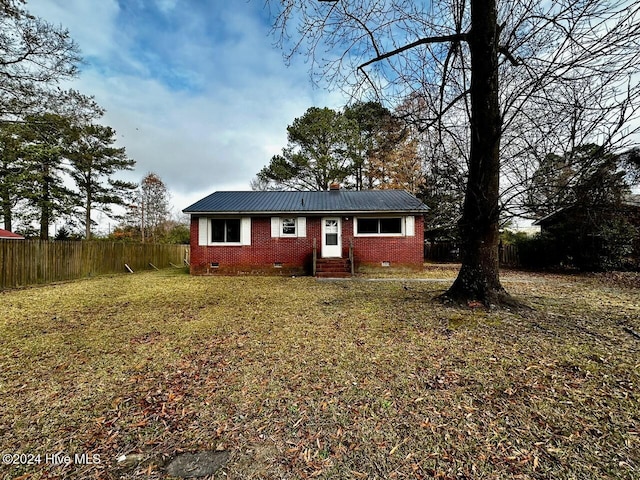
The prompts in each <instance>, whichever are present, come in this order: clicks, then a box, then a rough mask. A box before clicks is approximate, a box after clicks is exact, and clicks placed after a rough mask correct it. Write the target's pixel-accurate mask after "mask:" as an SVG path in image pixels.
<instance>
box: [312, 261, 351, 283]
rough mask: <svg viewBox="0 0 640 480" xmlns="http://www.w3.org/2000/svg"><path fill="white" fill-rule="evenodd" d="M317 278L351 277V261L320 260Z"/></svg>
mask: <svg viewBox="0 0 640 480" xmlns="http://www.w3.org/2000/svg"><path fill="white" fill-rule="evenodd" d="M316 276H317V277H325V278H326V277H335V278H346V277H350V276H351V268H350V265H349V261H348V260H347V259H344V258H319V259H318V260H317V261H316Z"/></svg>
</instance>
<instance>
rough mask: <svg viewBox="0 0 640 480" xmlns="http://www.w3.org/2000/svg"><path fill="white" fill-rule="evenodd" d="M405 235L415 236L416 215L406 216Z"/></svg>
mask: <svg viewBox="0 0 640 480" xmlns="http://www.w3.org/2000/svg"><path fill="white" fill-rule="evenodd" d="M404 231H405V235H406V236H407V237H414V236H415V235H416V219H415V217H411V216H409V217H406V221H405V230H404Z"/></svg>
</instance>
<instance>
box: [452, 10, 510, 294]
mask: <svg viewBox="0 0 640 480" xmlns="http://www.w3.org/2000/svg"><path fill="white" fill-rule="evenodd" d="M471 24H472V26H471V31H470V33H469V35H468V38H467V40H468V42H469V50H470V54H471V72H472V73H471V90H470V92H471V150H470V159H469V176H468V180H467V189H466V194H465V200H464V205H463V213H462V219H461V221H460V229H461V234H462V239H463V240H462V242H463V243H462V248H461V254H462V267H461V269H460V272H459V273H458V277H457V278H456V280H455V282H454V283H453V285H452V286H451V288H449V290H448V291H447V292H446V293H445V294H444V295H443V297H444V298H445V299H450V300H453V301H456V302H468V301H480V302H482V303H484V304H485V305H487V306H488V305H490V304H492V303H504V300H506V299H508V298H509V297H508V295H507V293H506V291H505V290H504V288H503V287H502V285H501V284H500V277H499V271H498V260H499V259H498V243H499V232H498V217H499V209H498V196H499V186H500V154H499V150H500V136H501V129H502V119H501V114H500V106H499V103H498V87H499V83H498V54H499V52H498V48H499V44H498V39H499V31H498V22H497V8H496V1H495V0H472V1H471Z"/></svg>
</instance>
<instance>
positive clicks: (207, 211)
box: [183, 186, 428, 276]
mask: <svg viewBox="0 0 640 480" xmlns="http://www.w3.org/2000/svg"><path fill="white" fill-rule="evenodd" d="M427 208H428V207H427V206H426V205H424V204H423V203H422V202H421V201H420V200H418V199H417V198H416V197H414V196H413V195H411V194H409V193H407V192H405V191H400V190H368V191H349V190H341V189H340V188H339V187H336V186H333V187H332V189H331V190H330V191H326V192H271V191H267V192H256V191H252V192H215V193H212V194H211V195H209V196H208V197H205V198H203V199H202V200H200V201H198V202H196V203H194V204H193V205H191V206H190V207H188V208H186V209H184V210H183V211H184V212H185V213H188V214H190V215H191V273H192V274H196V275H198V274H199V275H203V274H204V275H206V274H213V273H276V274H304V273H318V275H320V274H323V273H324V274H325V276H332V275H331V274H330V272H331V271H332V272H334V273H335V274H336V275H335V276H339V274H340V273H342V274H344V273H345V272H350V271H352V269H353V270H358V269H361V268H362V267H373V266H377V267H383V266H384V267H386V266H389V267H410V268H420V267H421V266H422V262H423V244H424V218H423V214H424V213H425V212H426V210H427ZM350 256H351V257H352V258H353V262H351V263H350ZM315 259H317V263H316V262H315V261H314V260H315ZM316 268H317V271H316V270H315V269H316ZM327 271H329V272H327Z"/></svg>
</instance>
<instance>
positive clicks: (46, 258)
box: [0, 239, 189, 290]
mask: <svg viewBox="0 0 640 480" xmlns="http://www.w3.org/2000/svg"><path fill="white" fill-rule="evenodd" d="M188 255H189V246H188V245H167V244H148V243H145V244H143V243H116V242H99V241H89V242H51V241H46V240H2V239H0V290H1V289H5V288H13V287H20V286H26V285H36V284H46V283H51V282H59V281H62V280H73V279H77V278H84V277H90V276H93V275H102V274H107V273H119V272H126V271H127V270H126V267H125V264H127V265H128V266H129V267H130V268H131V269H132V270H134V271H137V270H149V269H152V268H153V267H151V266H150V264H153V265H154V266H156V267H157V268H166V267H169V266H170V264H171V263H173V264H174V265H183V264H184V261H185V260H187V259H188Z"/></svg>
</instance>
